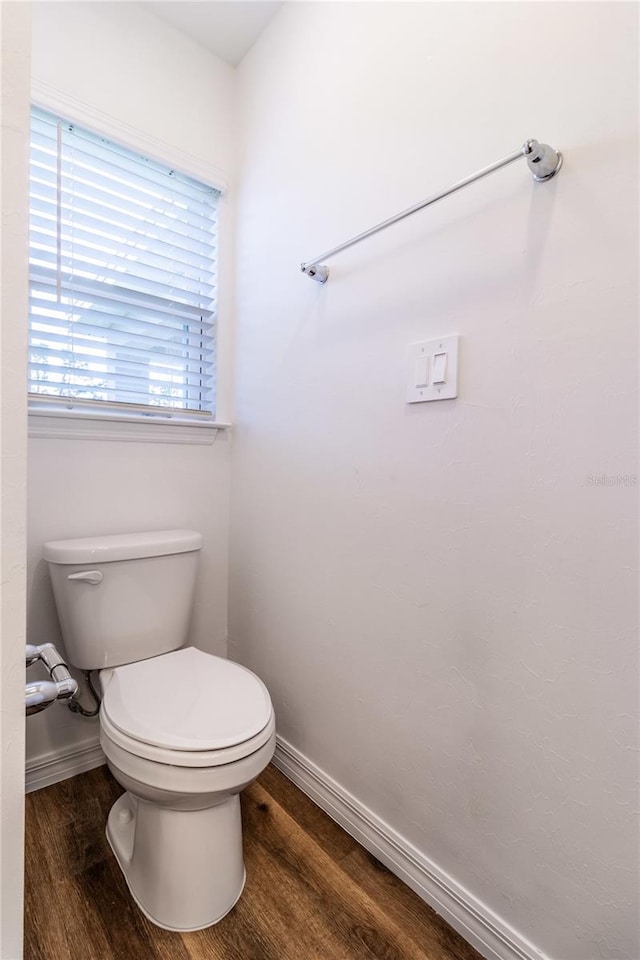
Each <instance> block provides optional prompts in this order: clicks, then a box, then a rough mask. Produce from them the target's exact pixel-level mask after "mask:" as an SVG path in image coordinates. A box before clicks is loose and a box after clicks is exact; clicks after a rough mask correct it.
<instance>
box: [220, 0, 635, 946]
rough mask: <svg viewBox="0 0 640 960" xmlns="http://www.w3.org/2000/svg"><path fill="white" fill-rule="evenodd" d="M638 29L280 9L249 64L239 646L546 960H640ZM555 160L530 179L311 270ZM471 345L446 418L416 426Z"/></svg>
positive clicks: (577, 18) (235, 615) (564, 15)
mask: <svg viewBox="0 0 640 960" xmlns="http://www.w3.org/2000/svg"><path fill="white" fill-rule="evenodd" d="M637 60H638V53H637V8H636V6H635V5H634V4H625V3H619V4H618V3H616V4H607V3H603V4H599V3H584V4H582V3H570V4H562V3H560V4H551V3H545V4H538V3H531V4H527V3H514V4H504V3H499V4H496V3H474V4H457V3H426V4H414V3H410V4H394V3H381V4H367V3H353V4H352V3H342V4H332V3H322V4H320V3H318V4H305V3H301V4H289V5H286V7H285V9H284V10H283V11H282V12H281V13H280V14H279V15H278V16H277V17H276V19H275V20H274V21H273V22H272V23H271V25H270V26H269V27H268V28H267V31H266V33H265V34H264V35H263V36H262V38H261V39H260V40H259V41H258V43H257V45H256V46H255V47H254V48H253V50H252V51H251V53H250V54H249V55H248V57H247V58H246V59H245V61H244V62H243V64H242V65H241V67H240V81H241V91H240V92H241V97H240V108H241V114H240V115H241V119H242V124H243V143H242V152H241V167H240V174H241V181H240V195H239V218H238V226H237V231H238V238H239V243H238V326H237V393H236V397H237V407H236V434H235V439H234V463H233V471H232V491H233V494H232V528H231V543H232V553H231V571H230V577H231V601H230V603H231V606H230V653H231V655H232V656H234V658H235V659H238V660H240V661H241V662H243V663H246V664H248V665H249V666H251V667H252V668H254V669H255V670H256V671H257V672H258V673H259V674H260V675H261V676H262V677H263V678H264V680H265V681H266V683H267V685H268V686H269V689H270V691H271V693H272V696H273V699H274V703H275V708H276V712H277V718H278V728H279V733H280V734H281V736H283V737H284V738H285V739H286V740H287V741H288V742H289V743H291V744H292V745H293V746H294V747H295V748H297V749H298V750H299V751H301V752H302V753H303V754H304V755H306V757H308V758H309V759H310V760H311V761H312V762H313V763H315V764H317V765H318V766H319V767H321V768H322V769H324V770H325V771H326V772H327V773H328V774H329V775H330V776H331V777H333V778H334V779H335V780H336V781H338V783H339V784H341V786H342V787H343V788H344V789H346V790H348V791H350V792H351V793H352V794H353V795H354V796H355V797H356V798H357V799H358V800H359V801H360V802H361V803H363V804H365V805H366V806H367V807H369V808H370V809H371V810H372V811H373V812H374V814H375V815H376V816H378V817H380V818H382V819H383V820H385V821H386V822H387V823H388V824H389V825H390V826H391V827H392V828H393V829H395V830H396V831H399V832H400V834H402V835H403V836H404V837H405V838H406V840H407V841H409V842H410V843H412V844H414V845H415V846H416V847H417V848H418V849H419V851H421V852H423V853H424V854H426V855H427V856H428V857H430V858H431V859H432V860H433V861H434V862H435V863H436V864H437V865H438V866H439V868H440V869H441V870H442V871H444V872H445V873H447V874H449V875H450V876H451V877H453V878H454V880H455V881H457V882H458V883H459V884H462V885H463V886H464V887H465V888H467V890H468V891H469V892H470V896H472V897H474V898H476V900H477V901H480V902H482V903H484V904H485V905H486V906H487V907H488V908H489V909H490V910H492V911H493V912H494V913H495V914H497V915H498V916H499V917H501V918H502V919H503V920H504V921H505V922H506V923H507V924H508V925H510V926H511V927H512V928H514V929H515V930H516V931H517V932H519V934H521V935H522V936H523V937H525V938H527V939H528V940H530V941H531V942H532V943H534V944H535V945H536V947H537V948H539V949H540V950H541V951H544V953H546V954H547V955H548V956H549V957H554V958H558V960H560V958H561V960H595V958H598V957H599V958H607V960H612V958H614V957H615V958H618V960H621V958H629V960H637V958H638V956H639V955H640V946H639V945H638V940H637V900H636V894H637V864H636V855H637V842H636V840H637V837H636V836H635V834H634V825H633V824H634V821H633V820H632V819H631V818H632V811H633V809H634V803H633V801H634V798H635V793H634V788H633V779H634V773H635V762H634V760H633V757H634V752H633V750H632V749H630V747H631V746H632V745H633V743H634V738H635V735H636V726H635V721H634V715H635V713H636V706H637V703H636V701H637V678H638V673H637V650H636V629H635V627H636V612H637V580H636V576H637V573H636V560H637V557H636V534H637V488H636V487H634V486H632V485H626V484H625V482H624V481H619V482H615V483H613V484H612V485H595V484H593V483H590V481H589V479H588V478H589V477H590V476H593V475H598V476H599V477H600V476H602V475H609V476H616V475H621V476H624V477H628V476H630V475H635V474H636V472H637V464H636V453H637V440H638V432H637V431H638V420H637V414H636V395H635V389H636V382H637V332H636V323H637V279H638V277H637V254H638V243H637V223H636V217H637V200H638V194H637V186H636V176H637V142H636V132H637V116H638V103H637ZM527 137H538V138H540V139H542V140H546V141H547V142H549V143H551V144H553V145H554V146H557V147H558V148H561V149H562V150H563V151H564V152H565V166H564V169H563V170H562V173H561V174H560V176H559V177H558V178H557V179H556V180H554V181H553V182H552V183H548V184H544V185H540V184H535V183H533V181H532V180H531V178H530V176H529V173H528V171H527V168H526V164H525V163H524V161H523V162H521V163H519V164H517V165H514V166H512V167H509V168H508V169H506V170H503V171H501V172H500V173H497V174H496V175H495V176H494V177H492V178H491V179H489V180H487V181H485V182H483V183H482V184H477V185H475V186H473V187H471V188H469V190H467V191H464V192H463V193H461V194H458V195H457V196H456V197H452V198H450V199H448V200H447V201H445V202H443V203H442V204H441V205H438V206H437V207H434V208H431V209H430V210H429V211H425V212H423V213H422V214H419V215H417V216H416V217H414V218H413V219H412V220H410V221H407V222H406V223H404V224H402V225H398V226H396V227H394V228H393V229H391V230H389V231H387V232H385V233H384V234H382V235H380V236H379V237H377V238H374V239H372V240H370V241H368V242H367V243H365V244H363V245H362V246H360V247H357V248H356V249H354V250H352V251H349V252H347V253H344V254H343V255H341V256H340V257H338V258H336V259H335V261H332V262H331V271H332V274H331V279H330V280H329V282H328V284H327V285H326V286H324V287H322V286H321V285H319V284H317V283H314V282H313V281H311V280H309V279H307V278H305V277H302V276H301V275H300V274H299V273H298V264H299V262H300V261H301V260H304V259H305V258H306V259H310V258H311V257H312V256H314V255H316V254H318V253H320V252H321V251H322V250H323V249H327V248H328V247H330V246H332V245H333V244H335V243H338V242H340V241H342V240H345V239H347V238H348V237H349V236H351V235H353V234H356V233H358V232H359V231H361V230H363V229H365V228H367V227H369V226H371V225H372V224H373V223H374V222H376V221H377V220H378V219H383V218H385V217H387V216H389V215H391V214H393V213H395V212H396V211H398V210H400V209H402V208H403V207H406V206H409V205H410V204H412V203H414V202H416V201H418V200H419V199H421V198H422V197H424V196H427V195H429V193H431V192H434V191H435V190H436V189H438V188H439V187H443V186H446V185H447V184H449V183H451V182H453V181H455V180H457V179H458V178H460V177H462V176H465V175H467V174H469V173H471V172H472V171H474V170H476V169H478V168H480V167H482V166H483V165H485V164H487V163H490V162H491V161H493V160H496V159H498V158H499V157H501V156H503V155H505V154H507V153H509V152H511V151H513V150H514V149H516V148H517V146H518V145H519V144H520V143H522V142H523V141H524V140H525V139H526V138H527ZM448 333H459V334H460V335H461V338H462V339H461V358H460V377H461V380H460V395H459V398H458V400H456V401H450V402H443V403H430V404H424V405H416V406H411V407H408V406H406V405H405V403H404V392H405V376H406V354H407V345H408V344H409V343H411V342H413V341H416V340H421V339H427V338H430V337H434V336H438V335H443V334H448Z"/></svg>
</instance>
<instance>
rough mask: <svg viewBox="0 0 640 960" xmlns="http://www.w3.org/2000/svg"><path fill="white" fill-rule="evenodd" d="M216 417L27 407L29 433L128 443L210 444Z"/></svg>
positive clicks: (217, 426) (51, 437)
mask: <svg viewBox="0 0 640 960" xmlns="http://www.w3.org/2000/svg"><path fill="white" fill-rule="evenodd" d="M230 427H231V424H230V423H222V422H218V421H206V422H198V421H196V420H175V419H171V420H170V419H168V418H167V419H166V420H161V419H159V418H158V419H155V420H152V419H146V418H142V417H120V416H114V415H113V414H111V415H109V414H96V413H91V414H90V415H88V414H83V413H78V412H74V411H66V410H64V411H63V410H47V411H44V410H30V411H29V436H30V437H37V438H40V439H46V440H118V441H128V442H131V443H198V444H209V445H211V444H212V443H213V442H214V440H215V438H216V435H217V433H218V430H228V429H229V428H230Z"/></svg>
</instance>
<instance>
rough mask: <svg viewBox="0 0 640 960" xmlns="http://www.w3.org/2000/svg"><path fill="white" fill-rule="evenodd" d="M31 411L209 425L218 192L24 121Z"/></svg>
mask: <svg viewBox="0 0 640 960" xmlns="http://www.w3.org/2000/svg"><path fill="white" fill-rule="evenodd" d="M29 195H30V239H29V276H30V298H29V374H28V376H29V394H30V402H31V405H32V406H34V405H35V406H37V407H42V406H45V407H54V408H73V409H76V408H77V409H80V410H84V411H87V412H91V411H93V412H96V411H98V410H105V409H106V408H108V409H109V411H110V412H115V411H119V412H121V413H126V414H131V413H133V414H144V415H146V416H154V415H155V416H161V417H166V416H172V417H176V416H178V417H180V418H181V417H185V418H187V419H190V418H192V417H198V418H200V417H207V418H212V417H213V413H214V406H215V323H216V288H217V225H218V216H217V212H218V209H217V208H218V197H219V191H217V190H215V189H214V188H213V187H210V186H207V185H205V184H202V183H198V182H197V181H195V180H192V179H191V178H189V177H187V176H184V175H183V174H181V173H178V172H176V171H175V170H172V169H170V168H169V167H164V166H162V164H159V163H156V162H155V161H152V160H149V159H147V158H145V157H143V156H140V155H139V154H136V153H135V152H133V151H131V150H127V149H126V148H124V147H121V146H118V145H117V144H115V143H112V142H109V141H108V140H106V139H104V138H103V137H100V136H98V135H96V134H94V133H91V132H89V131H87V130H83V129H81V128H79V127H78V126H76V125H75V124H73V123H70V122H67V121H63V120H60V119H59V118H58V117H57V116H55V115H53V114H50V113H47V112H46V111H44V110H41V109H39V108H33V109H32V113H31V159H30V190H29Z"/></svg>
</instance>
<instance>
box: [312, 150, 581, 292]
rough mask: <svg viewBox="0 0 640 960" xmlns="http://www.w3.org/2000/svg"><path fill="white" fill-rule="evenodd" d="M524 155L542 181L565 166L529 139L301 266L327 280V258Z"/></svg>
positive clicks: (554, 154)
mask: <svg viewBox="0 0 640 960" xmlns="http://www.w3.org/2000/svg"><path fill="white" fill-rule="evenodd" d="M521 157H526V158H527V164H528V166H529V170H530V171H531V173H532V175H533V179H534V180H535V181H537V182H538V183H544V182H545V181H547V180H551V178H552V177H554V176H555V175H556V173H558V171H559V170H560V168H561V167H562V154H561V153H559V152H558V151H557V150H554V149H553V147H550V146H549V145H548V144H546V143H539V142H538V141H537V140H526V141H525V143H523V145H522V146H521V147H520V149H519V150H517V151H516V152H515V153H511V154H509V156H508V157H503V159H502V160H497V161H496V163H491V164H489V166H488V167H484V168H483V169H482V170H478V172H477V173H472V174H471V176H470V177H465V178H464V180H458V182H457V183H454V184H453V185H452V186H450V187H447V189H446V190H441V191H440V193H434V195H433V196H432V197H427V199H426V200H422V201H421V202H420V203H416V204H415V205H414V206H413V207H409V208H408V209H407V210H403V211H402V213H398V214H396V216H395V217H389V219H388V220H383V221H382V223H378V224H376V226H375V227H371V229H370V230H365V231H364V233H359V234H358V236H357V237H352V239H351V240H347V241H346V242H345V243H341V244H339V245H338V246H337V247H333V248H332V249H331V250H327V252H326V253H322V254H320V256H319V257H315V258H314V259H313V260H307V261H306V263H301V264H300V269H301V270H302V272H303V273H306V275H307V276H308V277H311V278H312V279H313V280H317V282H318V283H326V282H327V280H328V279H329V268H328V267H327V266H326V264H324V263H323V262H322V261H323V260H328V259H329V258H330V257H335V255H336V254H337V253H342V251H343V250H347V249H348V248H349V247H353V246H355V244H356V243H360V241H361V240H366V239H367V237H372V236H373V235H374V234H375V233H379V232H380V231H381V230H385V229H386V228H387V227H390V226H391V225H392V224H394V223H398V222H399V221H400V220H404V219H405V218H406V217H410V216H411V215H412V214H414V213H417V212H418V210H424V208H425V207H428V206H430V205H431V204H432V203H436V201H438V200H443V199H444V197H448V196H450V195H451V194H452V193H455V192H456V191H457V190H462V188H463V187H468V186H469V184H470V183H475V182H476V180H482V178H483V177H488V176H489V174H490V173H495V171H496V170H500V169H501V168H502V167H506V166H508V164H510V163H514V161H515V160H520V158H521Z"/></svg>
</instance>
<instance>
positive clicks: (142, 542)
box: [44, 530, 275, 931]
mask: <svg viewBox="0 0 640 960" xmlns="http://www.w3.org/2000/svg"><path fill="white" fill-rule="evenodd" d="M201 546H202V537H201V536H200V534H198V533H196V532H194V531H190V530H169V531H154V532H152V533H142V534H124V535H117V536H107V537H95V538H84V539H80V540H70V541H54V542H50V543H47V544H45V548H44V557H45V559H46V560H47V561H48V563H49V570H50V573H51V581H52V585H53V590H54V597H55V600H56V607H57V609H58V614H59V617H60V623H61V627H62V632H63V637H64V641H65V647H66V651H67V655H68V657H69V662H70V663H71V664H73V665H74V666H77V667H81V668H82V669H85V670H97V669H99V670H100V685H101V687H102V694H103V697H102V704H101V707H100V743H101V745H102V749H103V751H104V754H105V757H106V760H107V763H108V765H109V768H110V770H111V772H112V773H113V775H114V777H115V778H116V780H117V781H118V782H119V783H120V784H121V785H122V786H123V787H124V788H125V791H126V792H125V793H124V794H123V795H122V796H121V797H120V798H119V799H118V800H117V801H116V803H115V804H114V806H113V807H112V809H111V811H110V813H109V818H108V822H107V829H106V832H107V839H108V841H109V844H110V846H111V849H112V851H113V853H114V856H115V858H116V860H117V862H118V864H119V866H120V869H121V870H122V873H123V875H124V878H125V880H126V882H127V884H128V886H129V890H130V892H131V895H132V896H133V898H134V900H135V901H136V903H137V904H138V906H139V907H140V909H141V910H142V911H143V913H144V914H145V915H146V916H147V917H148V918H149V919H150V920H151V921H152V922H153V923H155V924H156V925H157V926H160V927H164V928H165V929H167V930H176V931H188V930H199V929H202V928H204V927H208V926H211V925H212V924H214V923H217V922H218V921H219V920H221V919H222V917H224V916H225V914H227V913H228V912H229V910H231V908H232V907H233V906H234V904H235V903H236V901H237V900H238V898H239V897H240V895H241V893H242V890H243V887H244V882H245V868H244V862H243V858H242V822H241V816H240V801H239V793H240V791H241V790H243V789H244V788H245V787H246V786H248V785H249V784H250V783H251V782H252V781H253V780H255V778H256V777H257V776H259V774H260V773H261V772H262V770H264V768H265V767H266V765H267V764H268V763H269V761H270V760H271V757H272V756H273V752H274V749H275V718H274V714H273V708H272V705H271V700H270V698H269V693H268V691H267V688H266V687H265V685H264V684H263V683H262V681H261V680H260V679H259V678H258V677H257V676H255V674H253V673H252V672H251V671H250V670H247V669H246V668H245V667H242V666H240V665H239V664H237V663H233V662H232V661H229V660H226V659H224V658H222V657H216V656H213V655H212V654H208V653H204V652H202V651H201V650H197V649H196V648H194V647H184V646H183V644H184V642H185V640H186V634H187V627H188V620H189V614H190V610H191V603H192V597H193V587H194V583H195V571H196V562H195V561H196V557H197V553H198V551H199V550H200V548H201Z"/></svg>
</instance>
